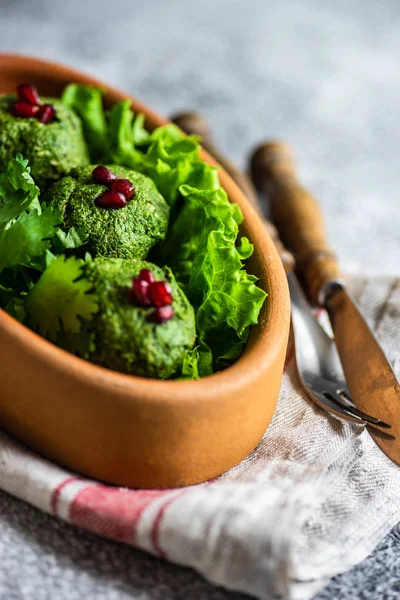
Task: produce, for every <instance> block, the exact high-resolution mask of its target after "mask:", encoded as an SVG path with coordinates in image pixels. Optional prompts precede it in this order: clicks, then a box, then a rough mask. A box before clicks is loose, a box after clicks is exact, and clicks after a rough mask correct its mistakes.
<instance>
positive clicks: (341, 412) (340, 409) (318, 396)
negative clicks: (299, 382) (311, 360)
mask: <svg viewBox="0 0 400 600" xmlns="http://www.w3.org/2000/svg"><path fill="white" fill-rule="evenodd" d="M304 390H305V392H306V393H307V396H308V397H309V398H310V399H311V400H312V401H313V402H315V404H318V406H320V407H321V408H323V409H324V410H326V411H327V412H328V413H330V414H333V415H334V416H335V417H338V418H340V419H344V420H345V421H350V422H351V423H356V424H357V425H366V422H365V421H364V420H362V419H360V417H358V416H356V415H353V414H352V413H350V412H349V411H348V409H347V407H345V406H342V405H340V404H339V403H337V402H332V401H331V400H330V399H329V398H326V397H325V396H324V395H323V394H322V393H319V392H316V391H315V389H311V387H310V386H307V385H305V386H304Z"/></svg>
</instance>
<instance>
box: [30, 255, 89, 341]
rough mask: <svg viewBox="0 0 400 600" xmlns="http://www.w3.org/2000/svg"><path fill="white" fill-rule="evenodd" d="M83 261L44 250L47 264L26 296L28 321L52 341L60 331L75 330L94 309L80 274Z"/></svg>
mask: <svg viewBox="0 0 400 600" xmlns="http://www.w3.org/2000/svg"><path fill="white" fill-rule="evenodd" d="M84 264H85V261H84V260H82V259H79V258H75V257H74V256H71V257H69V258H66V257H65V256H63V255H60V256H57V257H54V256H52V255H51V254H50V253H48V266H47V268H46V270H45V271H44V273H42V275H41V277H40V279H39V281H38V282H37V283H36V284H35V285H34V286H33V288H32V289H31V290H30V292H29V293H28V296H27V299H26V303H25V305H26V310H27V313H28V316H29V320H30V323H31V325H32V327H34V328H35V329H36V330H37V331H39V333H40V334H41V335H43V336H44V337H46V338H48V339H50V340H52V341H56V340H57V336H58V334H59V333H60V331H65V332H70V333H72V334H74V333H79V332H80V331H81V328H82V323H81V319H86V320H90V319H91V317H92V315H93V314H94V313H95V312H96V311H97V309H98V307H97V302H96V297H95V296H94V295H93V294H91V293H90V290H91V283H90V282H89V281H88V280H87V279H85V278H84V277H82V267H83V265H84Z"/></svg>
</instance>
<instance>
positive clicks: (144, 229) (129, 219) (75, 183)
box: [45, 165, 169, 259]
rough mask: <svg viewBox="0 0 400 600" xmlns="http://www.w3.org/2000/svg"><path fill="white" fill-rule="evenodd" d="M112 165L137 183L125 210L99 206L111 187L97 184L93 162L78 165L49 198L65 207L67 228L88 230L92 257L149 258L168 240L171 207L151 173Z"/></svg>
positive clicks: (58, 206) (117, 171) (113, 168)
mask: <svg viewBox="0 0 400 600" xmlns="http://www.w3.org/2000/svg"><path fill="white" fill-rule="evenodd" d="M107 168H109V169H110V170H111V171H113V172H114V173H115V174H116V175H117V176H118V177H121V178H125V179H129V181H130V182H131V183H132V184H133V185H134V187H135V195H134V196H133V198H132V200H130V201H129V202H128V203H127V205H126V206H125V207H124V208H120V209H118V210H115V209H108V208H99V207H97V206H96V204H95V200H96V198H98V197H99V196H100V195H101V194H102V193H103V192H104V191H106V190H107V188H106V187H105V186H104V185H100V184H98V183H95V181H94V179H93V177H92V171H93V169H94V166H93V165H92V166H90V167H83V168H80V169H77V170H76V171H74V173H72V174H71V175H70V176H68V177H65V178H64V179H61V180H60V181H58V182H57V183H56V184H54V185H53V186H52V187H51V188H50V189H49V190H48V193H47V194H46V197H45V200H46V201H47V202H51V203H52V204H53V205H54V206H55V207H56V208H59V209H60V210H61V212H62V215H63V224H62V228H63V229H64V231H68V229H69V228H70V227H75V228H76V229H78V228H80V227H84V228H85V230H86V232H87V234H88V241H87V246H86V247H85V249H86V250H88V251H89V252H90V253H91V255H92V256H106V257H113V258H137V259H141V258H145V257H146V256H147V254H148V252H149V250H150V249H151V248H152V247H153V246H154V245H155V244H156V243H157V242H158V241H160V240H162V239H164V238H165V235H166V233H167V229H168V219H169V208H168V205H167V203H166V202H165V200H164V198H163V197H162V196H161V194H160V193H159V192H158V190H157V188H156V186H155V184H154V183H153V181H152V180H151V179H150V178H149V177H147V176H146V175H142V174H141V173H137V172H136V171H132V170H130V169H126V168H124V167H119V166H116V165H108V166H107Z"/></svg>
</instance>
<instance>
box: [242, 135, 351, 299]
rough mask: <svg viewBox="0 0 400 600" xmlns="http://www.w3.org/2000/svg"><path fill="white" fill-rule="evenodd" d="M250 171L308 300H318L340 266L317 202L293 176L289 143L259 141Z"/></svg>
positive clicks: (336, 276) (334, 277)
mask: <svg viewBox="0 0 400 600" xmlns="http://www.w3.org/2000/svg"><path fill="white" fill-rule="evenodd" d="M251 171H252V178H253V181H254V182H255V185H256V186H257V188H258V189H259V190H260V191H262V192H265V193H266V194H267V195H268V197H269V200H270V213H271V217H272V221H273V223H274V224H275V225H276V227H277V229H278V231H279V234H280V236H281V238H282V240H283V242H284V244H286V245H287V246H288V247H289V248H290V250H292V251H293V252H294V255H295V259H296V264H297V269H298V270H299V271H300V273H301V275H302V277H303V278H304V280H305V285H306V287H307V289H308V291H309V295H310V298H311V301H312V302H313V303H314V304H315V305H317V304H319V302H318V297H319V294H320V291H321V290H322V289H323V288H324V286H325V285H326V284H328V283H329V282H330V281H333V280H336V279H341V275H340V269H339V265H338V262H337V258H336V255H335V253H334V252H333V251H332V250H331V248H330V247H329V246H328V244H327V242H326V234H325V225H324V220H323V216H322V213H321V209H320V207H319V205H318V202H317V201H316V200H315V199H314V198H313V196H312V195H311V194H310V193H309V192H308V191H307V190H306V189H304V188H303V187H302V186H301V184H300V183H299V181H298V179H297V176H296V171H295V164H294V160H293V155H292V152H291V149H290V147H289V146H288V145H286V144H285V143H283V142H279V141H272V142H268V143H266V144H263V145H262V146H260V147H259V148H258V149H257V150H256V151H255V152H254V154H253V156H252V159H251Z"/></svg>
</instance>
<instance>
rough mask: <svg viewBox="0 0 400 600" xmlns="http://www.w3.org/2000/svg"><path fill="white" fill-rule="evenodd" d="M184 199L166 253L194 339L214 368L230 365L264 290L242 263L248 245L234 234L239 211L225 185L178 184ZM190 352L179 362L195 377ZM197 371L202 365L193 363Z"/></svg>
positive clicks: (257, 313) (248, 251)
mask: <svg viewBox="0 0 400 600" xmlns="http://www.w3.org/2000/svg"><path fill="white" fill-rule="evenodd" d="M180 191H181V193H182V195H183V196H184V197H185V204H184V206H183V208H182V210H181V212H180V214H179V216H178V217H177V219H176V221H175V223H174V225H173V226H172V228H171V231H170V233H169V236H168V240H167V242H166V244H165V257H166V260H167V262H168V264H170V266H171V267H172V269H174V271H175V273H176V274H177V276H178V278H180V280H181V281H182V282H183V283H184V284H185V291H186V293H187V295H188V298H189V300H190V301H191V302H192V304H193V305H194V307H195V309H196V322H197V331H198V335H199V340H200V342H201V343H202V344H205V346H206V347H208V348H210V349H211V351H212V353H213V364H214V368H215V369H218V368H220V367H221V366H222V365H225V364H229V363H230V362H232V361H233V360H235V359H236V358H237V357H238V356H240V353H241V351H242V348H243V345H244V343H245V341H246V340H247V336H248V328H249V326H250V325H253V324H256V323H257V321H258V315H259V312H260V309H261V306H262V304H263V302H264V300H265V297H266V293H265V292H264V291H263V290H261V289H260V288H259V287H257V285H256V281H257V278H256V277H255V276H254V275H249V274H248V273H247V272H246V271H245V269H244V265H243V262H242V259H243V257H246V258H248V257H249V256H250V254H251V252H252V245H251V244H250V242H249V241H248V240H247V239H246V238H242V240H241V243H240V245H239V246H236V245H235V244H236V239H237V236H238V232H239V224H240V223H241V221H242V215H241V212H240V210H239V208H238V206H236V205H235V204H230V202H229V200H228V198H227V195H226V193H225V191H224V190H222V189H219V190H208V191H207V190H199V189H196V188H192V187H189V186H182V187H181V190H180ZM193 361H194V358H193V356H192V357H191V360H190V361H189V358H188V359H187V364H186V365H184V368H185V372H186V373H189V372H190V370H191V372H192V373H193V374H194V375H193V376H195V374H196V371H195V368H194V367H193ZM197 368H198V370H199V373H200V375H201V376H204V374H205V373H204V369H202V368H201V366H200V368H199V367H197Z"/></svg>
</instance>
